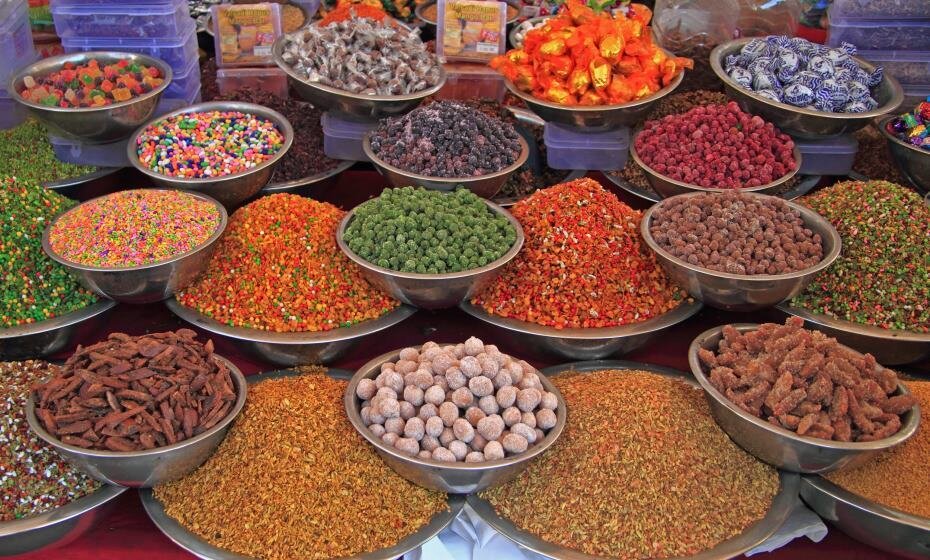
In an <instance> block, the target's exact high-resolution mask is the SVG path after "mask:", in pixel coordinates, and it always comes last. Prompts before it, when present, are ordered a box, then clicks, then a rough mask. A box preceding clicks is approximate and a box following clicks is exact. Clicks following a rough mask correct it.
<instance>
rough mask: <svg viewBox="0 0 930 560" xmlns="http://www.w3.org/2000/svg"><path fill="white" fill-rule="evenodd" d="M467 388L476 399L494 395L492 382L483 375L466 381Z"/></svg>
mask: <svg viewBox="0 0 930 560" xmlns="http://www.w3.org/2000/svg"><path fill="white" fill-rule="evenodd" d="M468 388H469V389H471V392H472V393H474V395H475V396H476V397H486V396H488V395H490V394H492V393H494V382H493V381H491V380H490V379H489V378H487V377H485V376H483V375H479V376H477V377H472V378H471V379H469V380H468Z"/></svg>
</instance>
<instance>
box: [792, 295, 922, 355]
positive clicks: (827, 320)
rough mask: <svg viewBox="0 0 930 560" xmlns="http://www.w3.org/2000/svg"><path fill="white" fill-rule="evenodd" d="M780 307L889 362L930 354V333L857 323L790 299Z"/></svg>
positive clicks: (827, 332)
mask: <svg viewBox="0 0 930 560" xmlns="http://www.w3.org/2000/svg"><path fill="white" fill-rule="evenodd" d="M778 310H779V311H784V312H785V313H787V314H789V315H794V316H795V317H800V318H802V319H804V322H805V326H807V327H809V328H812V329H816V330H818V331H822V332H824V333H826V334H828V335H829V336H832V337H833V338H835V339H837V340H838V341H840V344H844V345H846V346H849V347H850V348H854V349H856V350H858V351H860V352H863V353H865V352H868V353H869V354H872V355H873V356H875V360H876V361H878V363H880V364H883V365H886V366H899V365H904V364H911V363H914V362H919V361H921V360H923V359H925V358H928V357H930V333H919V332H914V331H905V330H896V329H883V328H881V327H873V326H871V325H864V324H862V323H854V322H852V321H846V320H844V319H837V318H835V317H831V316H829V315H824V314H822V313H814V312H813V311H809V310H807V309H802V308H800V307H792V306H791V305H790V303H789V302H784V303H782V304H780V305H778Z"/></svg>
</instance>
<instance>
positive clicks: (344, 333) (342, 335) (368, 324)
mask: <svg viewBox="0 0 930 560" xmlns="http://www.w3.org/2000/svg"><path fill="white" fill-rule="evenodd" d="M165 305H167V306H168V309H170V310H171V312H172V313H174V314H175V315H177V316H178V317H180V318H181V319H183V320H184V321H187V322H188V323H190V324H192V325H194V326H197V327H200V328H201V329H203V330H205V331H208V332H211V333H214V334H218V335H222V336H225V337H228V338H232V339H235V340H236V341H237V342H238V345H239V347H240V348H242V349H243V350H245V351H246V352H248V353H249V354H251V355H252V356H254V357H256V358H258V359H259V360H262V361H265V362H270V363H272V364H275V365H281V366H288V367H290V366H296V365H302V364H329V363H332V362H334V361H336V360H338V359H339V358H341V357H342V356H344V355H345V354H346V352H348V351H349V349H350V348H351V347H352V346H353V345H355V344H356V343H358V342H360V341H361V340H362V339H363V338H364V337H366V336H368V335H371V334H374V333H377V332H380V331H383V330H384V329H387V328H390V327H393V326H394V325H396V324H398V323H400V322H401V321H403V320H404V319H406V318H408V317H410V316H411V315H413V314H414V313H416V311H417V310H416V308H414V307H410V306H409V305H400V306H399V307H397V308H396V309H393V310H391V311H388V312H387V313H385V314H384V315H382V316H380V317H378V318H377V319H371V320H368V321H363V322H361V323H357V324H355V325H352V326H349V327H339V328H337V329H333V330H330V331H323V332H273V331H262V330H258V329H249V328H246V327H231V326H229V325H227V324H225V323H220V322H219V321H217V320H215V319H212V318H210V317H207V316H206V315H204V314H203V313H200V312H199V311H196V310H194V309H191V308H189V307H184V306H183V305H181V304H180V303H178V301H177V300H176V299H174V298H172V299H168V300H165Z"/></svg>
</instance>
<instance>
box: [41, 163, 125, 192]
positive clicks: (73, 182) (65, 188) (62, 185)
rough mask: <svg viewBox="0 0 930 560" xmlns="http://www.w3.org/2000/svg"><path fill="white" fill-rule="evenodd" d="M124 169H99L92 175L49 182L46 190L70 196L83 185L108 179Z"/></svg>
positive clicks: (91, 173)
mask: <svg viewBox="0 0 930 560" xmlns="http://www.w3.org/2000/svg"><path fill="white" fill-rule="evenodd" d="M120 169H122V168H121V167H98V168H97V170H96V171H91V172H90V173H85V174H84V175H78V176H77V177H68V178H67V179H59V180H57V181H49V182H48V183H45V188H47V189H51V190H53V191H55V192H57V193H59V194H63V195H65V196H68V193H70V192H71V191H73V190H75V189H77V187H80V186H81V185H84V184H87V183H90V182H93V181H96V180H97V179H102V178H103V177H108V176H110V175H112V174H114V173H116V172H117V171H119V170H120Z"/></svg>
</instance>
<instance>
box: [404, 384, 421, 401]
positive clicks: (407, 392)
mask: <svg viewBox="0 0 930 560" xmlns="http://www.w3.org/2000/svg"><path fill="white" fill-rule="evenodd" d="M404 400H405V401H407V402H408V403H410V404H412V405H413V406H422V405H423V389H420V388H419V387H417V386H416V385H408V386H406V387H404Z"/></svg>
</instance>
